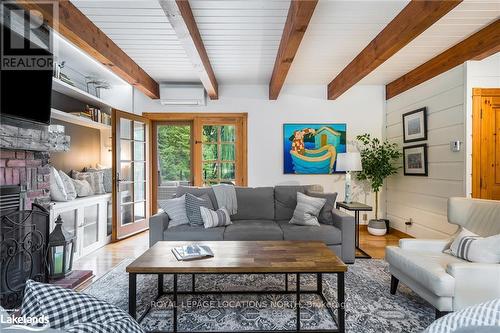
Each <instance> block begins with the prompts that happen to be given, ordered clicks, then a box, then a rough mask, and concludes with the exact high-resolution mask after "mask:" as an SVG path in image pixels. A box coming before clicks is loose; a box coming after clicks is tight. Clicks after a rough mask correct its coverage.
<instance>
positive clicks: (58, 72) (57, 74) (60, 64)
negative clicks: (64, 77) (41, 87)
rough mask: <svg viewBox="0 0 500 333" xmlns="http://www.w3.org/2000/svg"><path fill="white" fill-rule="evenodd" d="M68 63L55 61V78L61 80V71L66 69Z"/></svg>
mask: <svg viewBox="0 0 500 333" xmlns="http://www.w3.org/2000/svg"><path fill="white" fill-rule="evenodd" d="M65 64H66V61H61V62H59V61H55V62H54V77H55V78H56V79H61V70H62V69H63V68H64V65H65Z"/></svg>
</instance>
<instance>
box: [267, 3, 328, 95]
mask: <svg viewBox="0 0 500 333" xmlns="http://www.w3.org/2000/svg"><path fill="white" fill-rule="evenodd" d="M317 3H318V0H292V1H291V2H290V8H289V9H288V16H287V18H286V23H285V27H284V28H283V34H282V35H281V42H280V46H279V49H278V53H277V54H276V60H275V61H274V68H273V74H272V76H271V81H270V82H269V99H271V100H275V99H277V98H278V96H279V93H280V91H281V88H282V87H283V84H284V83H285V79H286V76H287V74H288V71H289V70H290V67H291V66H292V62H293V59H294V57H295V54H296V53H297V50H298V49H299V46H300V42H301V41H302V37H303V36H304V33H305V32H306V30H307V26H308V25H309V21H310V20H311V17H312V15H313V13H314V9H315V8H316V4H317Z"/></svg>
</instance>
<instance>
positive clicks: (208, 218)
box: [200, 206, 233, 228]
mask: <svg viewBox="0 0 500 333" xmlns="http://www.w3.org/2000/svg"><path fill="white" fill-rule="evenodd" d="M200 213H201V218H202V219H203V225H204V226H205V228H215V227H224V226H226V225H230V224H233V222H231V217H230V216H229V212H228V211H227V209H226V207H222V208H220V209H217V210H212V209H210V208H206V207H203V206H200Z"/></svg>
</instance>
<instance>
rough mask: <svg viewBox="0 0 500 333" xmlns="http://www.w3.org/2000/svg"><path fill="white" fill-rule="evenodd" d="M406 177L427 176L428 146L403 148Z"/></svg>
mask: <svg viewBox="0 0 500 333" xmlns="http://www.w3.org/2000/svg"><path fill="white" fill-rule="evenodd" d="M403 163H404V174H405V176H427V174H428V172H427V144H425V143H424V144H421V145H414V146H408V147H403Z"/></svg>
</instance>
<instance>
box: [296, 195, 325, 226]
mask: <svg viewBox="0 0 500 333" xmlns="http://www.w3.org/2000/svg"><path fill="white" fill-rule="evenodd" d="M325 203H326V199H323V198H313V197H310V196H307V195H305V194H304V193H300V192H297V207H295V211H294V212H293V216H292V219H291V220H290V223H291V224H297V225H308V226H319V222H318V215H319V212H320V211H321V208H323V206H324V205H325Z"/></svg>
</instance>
